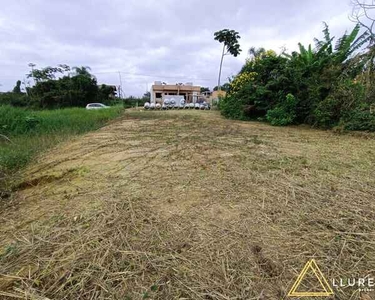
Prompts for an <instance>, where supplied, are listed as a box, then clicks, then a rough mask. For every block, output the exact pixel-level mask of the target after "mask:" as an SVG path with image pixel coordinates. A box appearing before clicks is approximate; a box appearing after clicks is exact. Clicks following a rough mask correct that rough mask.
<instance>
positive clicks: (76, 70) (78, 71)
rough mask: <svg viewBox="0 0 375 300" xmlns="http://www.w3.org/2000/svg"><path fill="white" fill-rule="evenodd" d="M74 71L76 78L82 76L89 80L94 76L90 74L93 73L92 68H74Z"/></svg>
mask: <svg viewBox="0 0 375 300" xmlns="http://www.w3.org/2000/svg"><path fill="white" fill-rule="evenodd" d="M72 70H74V76H78V75H82V76H86V77H89V78H92V77H93V75H92V74H91V73H90V72H89V71H91V68H90V67H87V66H81V67H73V68H72Z"/></svg>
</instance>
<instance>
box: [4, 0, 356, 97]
mask: <svg viewBox="0 0 375 300" xmlns="http://www.w3.org/2000/svg"><path fill="white" fill-rule="evenodd" d="M0 4H1V7H2V8H3V9H2V10H1V11H0V70H1V72H0V84H2V86H0V91H6V90H10V89H11V88H12V87H13V85H14V82H15V81H16V80H17V79H22V78H23V77H24V76H25V74H26V73H27V72H28V71H29V68H28V66H27V65H28V63H29V62H33V63H35V64H37V66H38V67H45V66H48V65H57V64H59V63H66V64H68V65H71V66H81V65H83V66H90V67H91V68H92V72H93V73H94V74H95V75H96V76H97V78H98V81H99V82H101V83H108V84H116V85H118V84H119V75H118V73H117V72H118V71H122V74H121V75H122V80H123V86H124V91H125V93H126V94H128V95H129V94H133V95H140V94H142V93H143V92H144V91H145V90H146V86H147V85H148V86H150V84H151V83H152V82H153V81H154V80H163V81H169V82H172V83H174V82H186V81H193V82H194V83H197V84H201V85H204V86H210V87H213V86H215V85H216V80H217V73H218V65H219V60H220V52H221V47H220V45H219V44H218V42H216V41H214V40H213V33H214V32H215V31H217V30H220V29H223V28H230V29H235V30H237V31H239V32H240V34H241V36H242V39H241V46H242V49H243V53H242V54H241V56H239V57H237V58H234V57H229V56H227V57H225V62H224V68H223V76H222V78H226V77H228V76H231V75H234V74H236V73H237V72H238V71H239V69H240V68H241V65H242V64H243V63H244V61H245V59H246V56H247V54H246V52H247V50H248V48H249V47H251V46H256V47H260V46H263V47H266V48H272V49H274V50H276V51H278V50H279V49H280V48H281V47H283V46H285V47H287V48H288V49H289V50H294V49H296V47H297V43H298V42H302V43H305V44H306V43H312V42H313V37H315V36H320V32H321V29H322V21H326V22H327V23H328V24H329V25H330V27H331V31H332V33H333V35H341V34H342V33H343V32H344V31H345V29H350V28H351V27H353V24H352V23H351V22H350V21H349V20H348V14H349V12H350V1H349V0H348V1H346V0H315V1H310V0H306V1H300V0H288V1H276V0H269V1H249V0H247V1H246V0H242V1H240V0H232V1H224V0H205V1H198V0H187V1H176V0H159V1H153V0H152V1H151V0H137V1H135V0H126V1H123V0H122V1H120V0H112V1H98V0H80V1H76V0H75V1H73V0H60V1H58V0H56V1H47V0H28V1H26V0H18V1H8V0H6V1H4V0H0Z"/></svg>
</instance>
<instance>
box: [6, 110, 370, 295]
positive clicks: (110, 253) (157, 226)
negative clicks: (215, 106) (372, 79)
mask: <svg viewBox="0 0 375 300" xmlns="http://www.w3.org/2000/svg"><path fill="white" fill-rule="evenodd" d="M374 154H375V143H374V141H373V140H371V139H364V138H362V137H355V136H339V135H335V134H333V133H331V132H322V131H316V130H310V129H305V128H275V127H270V126H267V125H265V124H261V123H244V122H233V121H229V120H224V119H222V118H221V117H220V116H219V115H218V114H217V113H216V112H205V111H166V112H163V111H161V112H157V111H155V112H143V111H130V112H127V113H126V114H125V116H124V118H123V119H122V120H120V121H118V122H115V123H113V124H111V125H109V126H107V127H105V128H102V129H101V130H99V131H97V132H92V133H89V134H87V135H85V136H84V138H81V139H77V140H76V141H73V142H69V143H66V144H64V145H62V146H61V147H60V148H59V149H55V150H53V151H51V152H50V153H49V154H47V155H45V156H44V157H42V158H41V159H40V161H39V162H38V163H35V164H34V165H33V166H31V167H30V168H29V169H28V170H27V172H26V174H25V182H27V183H30V184H24V185H22V184H21V185H20V191H19V192H18V193H17V194H15V195H14V196H13V197H12V199H10V200H8V204H7V205H6V206H5V207H4V209H2V211H1V214H0V225H1V226H0V245H1V246H0V295H1V296H2V297H3V298H4V299H8V298H9V299H17V298H18V299H148V298H150V299H283V298H285V297H286V295H287V293H288V291H289V289H290V288H291V286H292V285H293V283H294V281H295V280H296V278H297V276H298V273H299V272H300V271H301V270H302V268H303V266H304V265H305V263H306V262H307V261H308V260H309V259H311V258H314V259H315V260H316V261H317V263H318V264H319V267H320V269H321V270H322V272H323V273H324V275H325V276H326V278H327V280H328V281H329V282H331V281H330V280H332V279H333V278H353V277H365V276H367V275H371V272H372V271H373V270H374V269H375V249H374V248H375V245H374V242H373V240H374V239H373V238H374V234H375V231H374V229H375V213H374V212H375V209H374V208H375V207H374V206H375V203H374V199H375V181H374V177H373V170H372V168H373V165H374V163H375V155H374ZM38 178H40V179H41V180H39V181H38ZM43 178H49V179H50V180H42V179H43ZM306 288H308V287H306ZM334 292H335V299H371V298H370V297H371V295H373V294H371V293H373V292H360V291H359V290H358V288H335V290H334Z"/></svg>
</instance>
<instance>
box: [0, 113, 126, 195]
mask: <svg viewBox="0 0 375 300" xmlns="http://www.w3.org/2000/svg"><path fill="white" fill-rule="evenodd" d="M120 112H121V108H119V107H114V108H111V109H106V110H91V111H88V110H86V109H84V108H69V109H59V110H43V111H32V110H26V109H21V108H14V107H11V106H0V134H2V136H0V189H1V186H3V187H4V184H5V181H6V179H7V178H8V177H9V174H12V176H14V172H15V171H17V170H19V169H20V168H22V167H24V166H25V165H26V164H27V163H28V162H29V161H30V160H31V159H32V158H33V157H34V156H35V154H38V153H40V152H43V151H45V150H46V149H48V148H50V147H52V146H55V145H56V144H57V143H59V142H61V141H64V140H66V139H68V138H71V137H72V136H75V135H77V134H82V133H84V132H87V131H90V130H95V129H98V128H100V127H101V126H103V125H104V124H105V123H106V122H108V121H109V120H111V119H113V118H115V117H117V116H119V114H120Z"/></svg>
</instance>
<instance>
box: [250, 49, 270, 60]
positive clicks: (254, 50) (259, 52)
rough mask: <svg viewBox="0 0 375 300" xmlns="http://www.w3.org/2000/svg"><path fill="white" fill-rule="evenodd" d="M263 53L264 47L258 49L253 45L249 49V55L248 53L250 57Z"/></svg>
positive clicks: (259, 55)
mask: <svg viewBox="0 0 375 300" xmlns="http://www.w3.org/2000/svg"><path fill="white" fill-rule="evenodd" d="M265 53H266V49H264V48H263V47H261V48H258V49H257V48H255V47H251V48H250V49H249V55H250V57H251V58H260V57H262V55H264V54H265Z"/></svg>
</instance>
